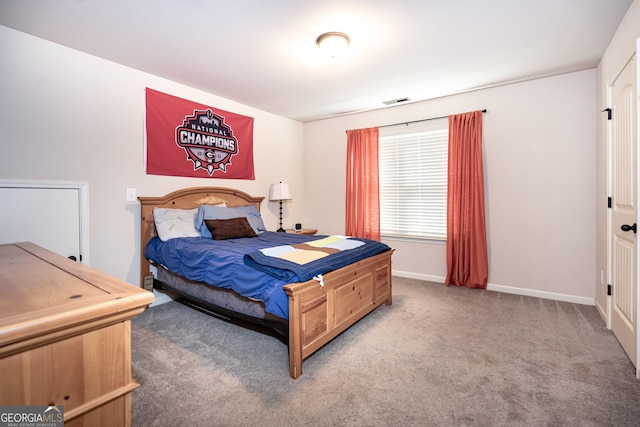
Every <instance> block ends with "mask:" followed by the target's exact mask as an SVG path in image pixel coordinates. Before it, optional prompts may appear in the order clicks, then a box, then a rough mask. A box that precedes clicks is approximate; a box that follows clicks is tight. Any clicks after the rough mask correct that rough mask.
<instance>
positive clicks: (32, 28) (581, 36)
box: [0, 0, 632, 122]
mask: <svg viewBox="0 0 640 427" xmlns="http://www.w3.org/2000/svg"><path fill="white" fill-rule="evenodd" d="M631 2H632V0H394V1H391V0H315V1H313V0H269V1H267V0H224V1H221V0H180V1H179V0H49V1H42V0H0V24H1V25H4V26H7V27H10V28H14V29H17V30H20V31H23V32H25V33H29V34H32V35H35V36H38V37H41V38H44V39H47V40H50V41H53V42H56V43H59V44H62V45H65V46H69V47H72V48H74V49H77V50H80V51H83V52H87V53H90V54H93V55H96V56H99V57H102V58H106V59H109V60H112V61H115V62H117V63H120V64H124V65H127V66H130V67H132V68H135V69H138V70H142V71H145V72H148V73H152V74H155V75H158V76H162V77H165V78H167V79H170V80H173V81H176V82H180V83H183V84H186V85H189V86H192V87H195V88H198V89H202V90H204V91H207V92H210V93H213V94H216V95H219V96H222V97H224V98H228V99H231V100H234V101H238V102H241V103H243V104H246V105H250V106H253V107H256V108H259V109H262V110H265V111H269V112H272V113H275V114H278V115H281V116H285V117H289V118H292V119H295V120H299V121H302V122H308V121H313V120H318V119H322V118H326V117H332V116H336V115H341V114H346V113H350V112H356V111H366V110H372V109H377V108H383V107H384V105H383V101H387V100H391V99H397V98H403V97H408V98H410V99H411V101H419V100H424V99H430V98H435V97H440V96H445V95H450V94H454V93H460V92H464V91H468V90H473V89H478V88H482V87H488V86H494V85H499V84H504V83H509V82H515V81H522V80H526V79H531V78H537V77H543V76H549V75H554V74H560V73H565V72H571V71H578V70H584V69H589V68H593V67H595V66H596V65H597V64H598V61H599V60H600V58H601V57H602V54H603V53H604V50H605V49H606V47H607V45H608V44H609V41H610V40H611V37H612V36H613V34H614V33H615V30H616V28H617V27H618V25H619V23H620V21H621V19H622V17H623V16H624V14H625V13H626V11H627V9H628V8H629V5H630V4H631ZM327 31H341V32H344V33H347V34H348V35H349V36H350V38H351V45H350V46H349V49H348V51H347V52H346V53H345V54H344V55H343V56H342V57H339V58H337V59H335V60H333V61H332V60H329V59H328V58H325V57H323V56H322V54H321V52H320V51H319V49H318V48H317V46H316V45H315V40H316V38H317V37H318V35H320V34H321V33H324V32H327ZM594 90H595V89H594Z"/></svg>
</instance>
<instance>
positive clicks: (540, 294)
mask: <svg viewBox="0 0 640 427" xmlns="http://www.w3.org/2000/svg"><path fill="white" fill-rule="evenodd" d="M391 274H392V275H394V276H398V277H404V278H407V279H417V280H426V281H429V282H436V283H444V281H445V279H446V277H442V276H430V275H428V274H417V273H410V272H407V271H397V270H393V271H392V273H391ZM487 290H488V291H495V292H504V293H507V294H515V295H523V296H528V297H535V298H543V299H550V300H555V301H564V302H571V303H575V304H582V305H595V299H594V298H586V297H579V296H575V295H567V294H559V293H556V292H548V291H540V290H536V289H526V288H518V287H515V286H505V285H495V284H492V283H489V284H488V285H487Z"/></svg>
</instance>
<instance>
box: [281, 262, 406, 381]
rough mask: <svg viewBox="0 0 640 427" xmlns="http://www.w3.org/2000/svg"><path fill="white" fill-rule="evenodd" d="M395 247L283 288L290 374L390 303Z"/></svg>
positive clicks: (296, 374)
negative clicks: (317, 277) (383, 305)
mask: <svg viewBox="0 0 640 427" xmlns="http://www.w3.org/2000/svg"><path fill="white" fill-rule="evenodd" d="M392 253H393V250H390V251H387V252H384V253H381V254H378V255H376V256H373V257H371V258H367V259H365V260H362V261H359V262H357V263H355V264H351V265H349V266H346V267H344V268H341V269H339V270H336V271H332V272H330V273H327V274H325V275H323V280H322V282H323V285H321V284H320V282H318V281H317V280H309V281H308V282H304V283H293V284H290V285H286V286H285V287H284V289H285V291H286V292H287V295H288V296H289V375H291V377H292V378H298V377H299V376H300V375H302V361H303V360H304V359H306V358H307V357H308V356H310V355H311V354H312V353H313V352H315V351H316V350H318V349H319V348H320V347H322V346H323V345H325V344H327V343H328V342H329V341H331V340H332V339H333V338H335V337H336V336H338V335H339V334H340V333H342V332H344V331H345V330H346V329H347V328H349V326H351V325H353V324H354V323H356V322H357V321H358V320H360V319H362V318H363V317H364V316H365V315H367V314H368V313H370V312H371V311H372V310H374V309H375V308H377V307H378V306H380V305H382V303H385V304H386V305H391V302H392V301H391V297H392V292H391V255H392Z"/></svg>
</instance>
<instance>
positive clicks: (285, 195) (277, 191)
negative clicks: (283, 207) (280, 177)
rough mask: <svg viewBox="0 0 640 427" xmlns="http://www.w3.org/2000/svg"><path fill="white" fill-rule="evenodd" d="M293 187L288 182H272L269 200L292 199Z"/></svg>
mask: <svg viewBox="0 0 640 427" xmlns="http://www.w3.org/2000/svg"><path fill="white" fill-rule="evenodd" d="M291 199H292V197H291V189H290V188H289V184H287V183H286V182H278V183H276V184H271V190H269V200H291Z"/></svg>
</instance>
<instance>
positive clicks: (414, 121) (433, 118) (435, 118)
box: [378, 108, 487, 128]
mask: <svg viewBox="0 0 640 427" xmlns="http://www.w3.org/2000/svg"><path fill="white" fill-rule="evenodd" d="M482 112H483V113H486V112H487V109H486V108H485V109H484V110H482ZM447 117H449V116H441V117H430V118H428V119H420V120H413V121H411V122H400V123H394V124H391V125H382V126H378V128H388V127H391V126H399V125H409V124H411V123H419V122H428V121H429V120H438V119H446V118H447Z"/></svg>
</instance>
